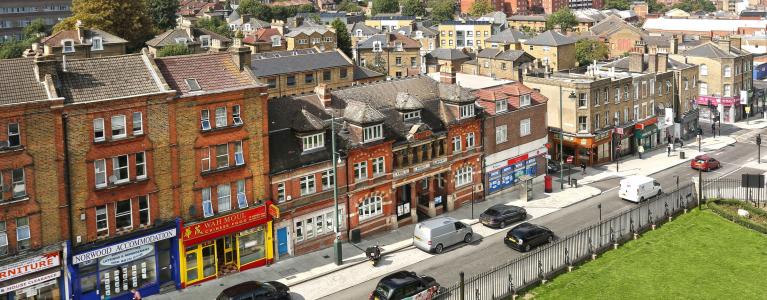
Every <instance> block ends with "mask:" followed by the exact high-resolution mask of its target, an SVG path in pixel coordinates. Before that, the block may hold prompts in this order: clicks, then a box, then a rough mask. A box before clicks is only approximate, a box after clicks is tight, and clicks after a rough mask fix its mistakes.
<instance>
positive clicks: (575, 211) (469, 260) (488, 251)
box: [322, 124, 767, 299]
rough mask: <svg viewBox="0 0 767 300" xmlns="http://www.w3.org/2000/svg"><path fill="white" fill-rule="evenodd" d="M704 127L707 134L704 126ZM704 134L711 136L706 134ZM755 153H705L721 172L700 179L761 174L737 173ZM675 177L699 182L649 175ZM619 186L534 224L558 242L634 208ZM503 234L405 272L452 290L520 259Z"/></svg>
mask: <svg viewBox="0 0 767 300" xmlns="http://www.w3.org/2000/svg"><path fill="white" fill-rule="evenodd" d="M703 126H704V128H706V127H705V126H706V124H703ZM709 128H710V127H709ZM761 132H764V131H761ZM706 133H707V134H710V131H709V132H706ZM722 134H726V135H731V136H734V137H735V136H738V135H744V134H747V135H748V136H749V137H750V136H752V135H751V134H750V132H747V131H744V130H740V129H738V128H735V127H729V126H724V127H722ZM756 150H757V149H756V145H755V144H753V143H749V141H743V142H741V141H739V142H738V143H736V144H734V145H732V146H728V147H725V148H723V149H721V150H718V151H715V152H713V153H709V154H710V155H713V156H714V157H715V158H716V159H717V160H719V161H721V162H722V163H723V166H722V168H720V169H719V170H716V171H712V172H708V173H704V177H710V176H714V177H731V178H740V174H743V173H752V174H761V173H762V172H761V171H758V170H753V169H748V168H742V167H741V166H742V165H743V164H745V163H747V162H749V161H754V160H756ZM765 154H767V153H765ZM677 176H679V178H680V179H679V181H680V185H683V184H685V183H689V182H690V181H691V178H692V177H694V176H698V172H697V171H695V170H692V169H691V168H690V166H689V164H680V165H677V166H675V167H673V168H670V169H667V170H665V171H661V172H659V173H656V174H654V175H653V177H654V178H655V179H656V180H658V181H659V182H660V183H661V186H662V187H663V190H664V191H665V192H670V191H672V190H674V189H676V177H677ZM618 182H619V179H617V178H616V179H609V180H605V181H602V182H596V183H593V184H590V185H591V186H594V187H597V188H599V189H601V190H602V192H603V193H602V194H601V195H599V196H596V197H593V198H591V199H588V200H584V201H582V202H580V203H577V204H575V205H572V206H569V207H567V208H564V209H562V210H559V211H557V212H554V213H551V214H549V215H546V216H543V217H541V218H538V219H536V220H535V221H534V222H535V223H538V224H543V225H545V226H547V227H549V228H550V229H551V230H553V231H554V232H555V234H557V235H558V236H566V235H568V234H570V233H573V232H575V231H577V230H578V229H580V228H583V227H586V226H588V225H590V224H593V223H596V222H597V221H598V220H599V210H598V209H597V204H602V217H603V218H608V217H610V216H612V215H616V214H618V213H619V212H621V211H623V210H625V209H629V208H631V207H633V206H634V203H631V202H627V201H623V200H621V199H618V189H617V187H618V185H619V183H618ZM507 230H508V229H506V230H498V231H496V233H495V234H493V235H490V236H485V237H483V239H482V240H479V241H475V242H474V243H473V244H471V245H466V246H460V247H457V248H454V249H450V250H448V251H446V252H445V253H443V254H440V255H435V256H433V257H431V258H428V259H426V260H423V261H421V262H419V263H417V264H415V265H411V266H409V267H408V268H407V269H406V270H407V271H415V272H416V273H417V274H419V275H428V276H432V277H434V278H435V279H436V280H437V282H439V283H440V284H441V285H443V286H451V285H453V284H454V283H455V282H457V281H458V273H459V272H460V271H463V272H465V274H466V277H469V276H472V275H475V274H478V273H481V272H484V271H486V270H489V269H490V268H492V267H494V266H496V265H500V264H502V263H503V262H505V261H508V260H511V259H514V258H517V257H519V256H521V254H520V253H519V252H517V251H514V250H512V249H510V248H508V247H507V246H506V245H504V244H503V237H504V234H499V233H505V232H506V231H507ZM380 278H381V277H378V278H374V279H371V280H369V281H366V282H364V283H362V284H358V285H356V286H351V287H349V288H347V289H345V290H342V291H340V292H337V293H335V294H332V295H329V296H327V297H325V298H322V299H368V296H369V295H370V292H371V291H372V290H373V289H374V288H375V285H376V284H377V283H378V281H379V280H380Z"/></svg>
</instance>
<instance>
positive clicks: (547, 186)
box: [543, 175, 554, 193]
mask: <svg viewBox="0 0 767 300" xmlns="http://www.w3.org/2000/svg"><path fill="white" fill-rule="evenodd" d="M552 181H553V180H552V177H551V176H549V175H544V176H543V187H544V188H543V189H544V192H546V193H551V192H553V191H554V187H553V185H552Z"/></svg>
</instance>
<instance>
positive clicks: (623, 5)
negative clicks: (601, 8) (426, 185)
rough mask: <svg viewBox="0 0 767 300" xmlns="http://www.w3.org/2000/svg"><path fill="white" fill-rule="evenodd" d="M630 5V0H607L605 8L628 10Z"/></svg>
mask: <svg viewBox="0 0 767 300" xmlns="http://www.w3.org/2000/svg"><path fill="white" fill-rule="evenodd" d="M630 7H631V3H629V1H628V0H605V9H617V10H627V9H629V8H630Z"/></svg>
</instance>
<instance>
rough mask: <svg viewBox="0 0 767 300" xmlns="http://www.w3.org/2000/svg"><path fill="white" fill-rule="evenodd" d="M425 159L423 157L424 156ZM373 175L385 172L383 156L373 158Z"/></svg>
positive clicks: (376, 175)
mask: <svg viewBox="0 0 767 300" xmlns="http://www.w3.org/2000/svg"><path fill="white" fill-rule="evenodd" d="M424 159H425V157H424ZM372 164H373V177H378V176H381V175H384V173H385V172H386V170H385V168H384V157H383V156H381V157H376V158H374V159H373V163H372Z"/></svg>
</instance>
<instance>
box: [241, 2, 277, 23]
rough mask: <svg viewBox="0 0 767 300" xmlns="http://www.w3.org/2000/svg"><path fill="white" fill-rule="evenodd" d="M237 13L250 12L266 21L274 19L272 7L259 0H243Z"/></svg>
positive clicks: (249, 13)
mask: <svg viewBox="0 0 767 300" xmlns="http://www.w3.org/2000/svg"><path fill="white" fill-rule="evenodd" d="M237 13H239V14H240V15H244V14H248V15H251V16H252V17H254V18H256V19H259V20H262V21H266V22H270V21H272V9H271V8H270V7H269V6H267V5H266V4H263V3H261V1H259V0H242V1H241V2H240V6H239V7H237Z"/></svg>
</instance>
